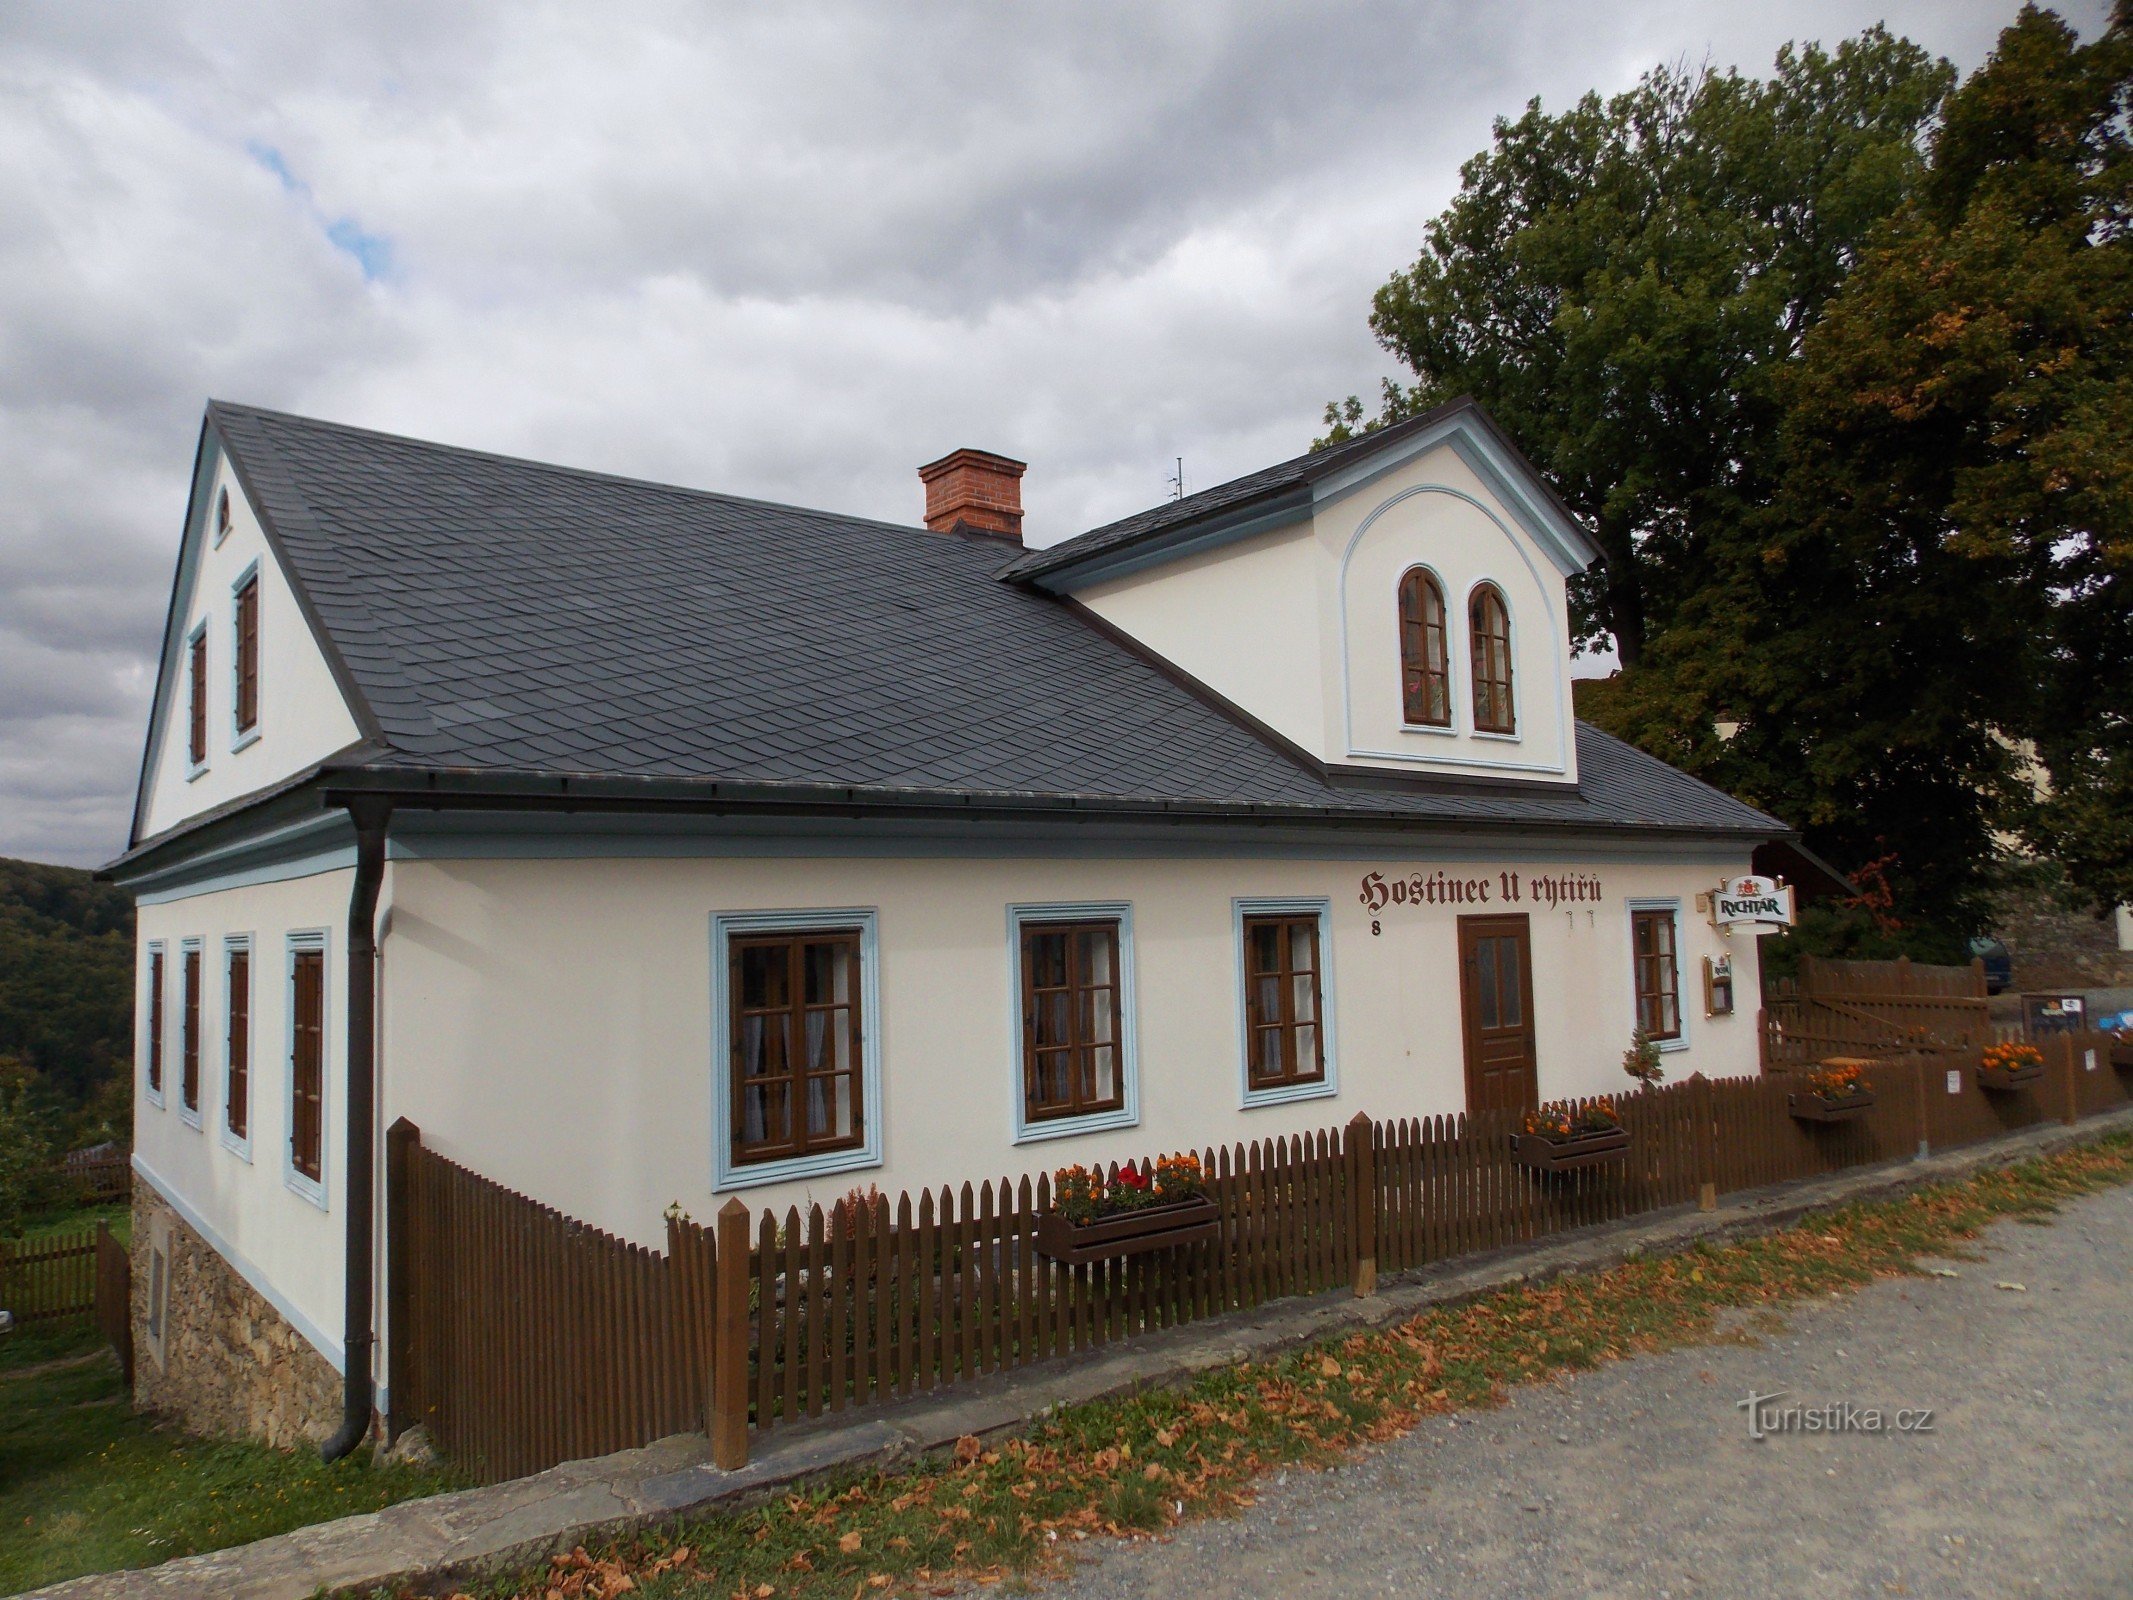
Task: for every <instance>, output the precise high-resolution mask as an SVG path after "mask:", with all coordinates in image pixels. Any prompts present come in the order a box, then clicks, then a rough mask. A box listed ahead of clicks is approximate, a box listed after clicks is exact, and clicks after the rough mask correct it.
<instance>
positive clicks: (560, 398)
mask: <svg viewBox="0 0 2133 1600" xmlns="http://www.w3.org/2000/svg"><path fill="white" fill-rule="evenodd" d="M2014 9H2015V7H2014V5H2013V4H2012V3H1993V4H1985V3H1979V0H1898V3H1890V4H1876V3H1872V0H1860V3H1845V0H1759V3H1756V4H1743V3H1741V0H1709V3H1701V4H1699V3H1692V0H1672V3H1668V0H1645V3H1634V0H1608V3H1603V4H1595V3H1593V0H1578V3H1575V4H1554V3H1547V4H1543V3H1517V0H1457V3H1438V0H1414V3H1408V4H1401V5H1370V4H1357V5H1336V4H1330V3H1325V0H1311V3H1302V4H1296V5H1291V6H1281V5H1261V4H1231V5H1215V4H1200V3H1192V4H1157V5H1148V4H1146V3H1134V4H1120V5H1115V6H1108V5H1098V4H1078V5H1072V6H1066V5H1059V6H1038V5H1022V6H1014V7H1005V6H1001V5H998V4H971V5H968V6H947V5H895V6H891V5H881V4H873V5H852V6H838V5H807V4H800V3H787V4H783V5H777V6H746V7H744V6H740V5H727V6H718V5H711V4H702V3H697V4H678V3H677V4H661V3H659V0H643V3H632V4H628V5H586V4H583V3H582V0H578V3H563V4H538V3H520V4H513V5H508V6H505V5H474V4H466V5H461V4H453V5H447V6H441V5H437V4H434V3H433V0H372V3H368V4H359V3H354V0H311V3H307V4H304V5H301V6H295V5H290V4H288V3H287V0H254V3H244V0H229V3H221V4H204V3H184V0H155V3H153V4H142V5H125V4H116V3H102V0H94V3H92V0H6V4H5V5H4V6H0V854H4V855H16V856H28V857H31V858H34V859H39V860H47V861H65V862H75V863H82V864H94V863H96V862H99V861H102V860H104V859H107V858H108V857H109V856H111V855H112V854H114V853H116V852H117V851H118V850H119V849H120V848H121V847H122V846H123V844H124V841H125V833H126V827H127V820H128V812H129V809H130V805H131V795H132V786H133V781H134V777H135V772H136V768H137V765H138V762H139V759H140V748H141V742H142V734H143V721H144V718H145V716H146V707H147V701H148V695H149V690H150V688H151V676H152V673H153V654H154V651H155V649H156V646H157V644H158V642H159V640H158V636H159V630H160V628H161V625H162V617H163V606H164V602H165V599H166V594H167V588H168V584H169V581H170V570H171V563H172V559H173V556H174V554H175V550H176V546H177V540H178V534H179V527H180V522H181V519H182V515H183V511H184V497H185V493H186V489H187V474H188V470H189V468H190V465H191V460H192V453H193V447H194V443H195V440H196V437H197V433H198V429H199V419H200V410H201V406H202V404H203V403H204V402H205V400H206V399H207V398H208V397H209V396H219V397H223V398H227V399H232V400H241V401H248V402H252V403H254V404H259V405H266V406H274V407H280V408H283V409H286V410H292V411H299V412H304V413H307V414H310V415H314V416H321V417H328V418H332V419H335V420H338V421H344V422H351V423H358V424H362V425H364V426H368V427H375V428H384V429H389V430H393V431H396V432H403V433H411V434H416V435H420V436H424V437H428V438H434V439H440V440H445V441H449V442H451V443H455V444H464V445H475V446H480V447H483V448H486V449H491V450H502V451H509V452H513V453H518V454H524V455H531V456H536V457H541V458H545V459H550V460H555V461H561V462H568V463H571V464H573V465H578V466H586V467H593V468H600V469H607V470H613V471H617V472H623V473H630V474H635V475H639V476H644V477H651V478H659V479H665V480H669V481H672V482H676V483H683V484H690V485H695V486H699V487H703V488H712V489H722V490H730V491H733V492H736V493H741V494H748V495H756V496H762V497H765V498H769V499H776V500H787V501H794V502H798V503H801V504H805V505H813V506H823V507H829V508H833V509H837V510H843V511H852V512H858V513H863V514H866V515H872V516H881V517H889V518H895V519H899V520H915V519H916V518H917V516H918V513H919V509H920V488H919V483H918V479H917V476H916V474H915V472H914V470H913V469H914V468H915V467H916V466H917V465H918V464H919V463H920V462H922V461H928V460H931V459H933V458H934V457H936V456H939V455H942V454H944V453H946V452H947V451H948V450H950V449H953V448H955V447H956V446H959V445H966V444H968V445H976V446H980V447H982V448H987V449H993V450H999V451H1003V452H1005V453H1007V454H1009V455H1014V456H1018V457H1021V458H1023V459H1025V460H1027V461H1028V462H1029V463H1030V468H1029V475H1028V477H1027V478H1026V479H1025V480H1024V497H1025V503H1026V504H1027V506H1028V511H1029V531H1030V536H1031V538H1032V540H1033V541H1035V542H1050V541H1052V540H1055V539H1060V538H1064V537H1066V536H1068V535H1069V534H1072V533H1076V532H1079V531H1080V530H1082V529H1084V528H1086V527H1090V526H1093V525H1095V524H1097V523H1099V522H1103V521H1106V520H1108V519H1110V518H1113V517H1117V516H1121V515H1124V514H1126V513H1128V512H1131V511H1135V510H1138V509H1140V508H1142V507H1144V506H1147V505H1150V504H1152V503H1154V502H1155V501H1157V500H1160V499H1162V498H1163V497H1164V496H1165V495H1166V493H1167V492H1168V489H1167V484H1166V480H1167V479H1168V477H1169V475H1170V473H1171V471H1172V463H1173V459H1174V458H1175V457H1178V456H1183V457H1184V459H1185V476H1186V480H1187V486H1188V487H1189V488H1195V489H1197V488H1204V487H1206V486H1208V485H1210V484H1213V483H1216V482H1219V481H1221V480H1222V479H1224V478H1227V477H1233V476H1235V475H1237V474H1238V473H1241V472H1245V471H1249V470H1251V469H1253V468H1255V467H1259V466H1262V465H1265V464H1267V463H1269V462H1271V461H1275V460H1278V459H1281V458H1283V457H1286V456H1289V455H1293V454H1295V453H1296V452H1298V451H1299V450H1301V449H1303V448H1304V447H1306V446H1307V445H1308V443H1309V441H1310V437H1311V434H1312V432H1313V430H1314V428H1315V427H1316V426H1317V424H1318V420H1319V413H1320V409H1321V407H1322V405H1323V403H1324V402H1325V401H1326V400H1327V399H1328V398H1331V397H1334V396H1338V395H1345V394H1348V393H1350V392H1352V391H1359V392H1362V393H1363V394H1365V395H1366V396H1367V395H1370V394H1372V393H1373V392H1374V391H1375V389H1376V386H1377V381H1378V379H1379V377H1380V376H1381V375H1382V374H1384V373H1385V372H1387V371H1389V370H1390V367H1389V363H1388V361H1387V359H1386V358H1385V357H1384V356H1383V354H1382V353H1381V352H1380V351H1379V350H1378V349H1377V348H1376V346H1375V345H1374V344H1373V342H1372V341H1371V339H1370V336H1369V331H1368V329H1367V327H1366V326H1365V318H1366V316H1367V313H1368V310H1369V299H1370V293H1371V290H1372V289H1373V288H1375V287H1376V285H1377V284H1378V283H1380V282H1381V281H1383V279H1384V278H1385V277H1386V276H1387V275H1388V274H1390V273H1391V272H1392V271H1393V270H1395V269H1396V268H1398V267H1400V266H1402V265H1403V264H1405V263H1406V262H1407V261H1408V260H1409V259H1410V258H1411V257H1412V256H1413V254H1414V251H1415V249H1416V247H1417V245H1418V242H1419V239H1420V236H1421V229H1422V225H1423V223H1424V221H1425V220H1426V219H1427V218H1428V217H1429V216H1431V215H1432V214H1433V213H1434V212H1436V211H1437V210H1438V209H1439V208H1440V207H1442V205H1443V204H1444V203H1445V201H1446V200H1447V199H1448V198H1449V197H1450V196H1451V194H1452V193H1453V192H1454V190H1455V188H1456V186H1457V182H1458V166H1459V163H1460V162H1461V161H1462V160H1463V159H1464V158H1465V157H1467V156H1468V155H1470V154H1472V153H1473V152H1474V151H1476V150H1478V149H1480V148H1481V147H1482V146H1483V145H1485V144H1486V143H1487V141H1488V135H1489V123H1490V119H1491V118H1492V117H1494V116H1496V115H1499V114H1503V113H1515V112H1516V111H1517V110H1518V108H1519V107H1520V106H1521V105H1523V104H1524V102H1525V101H1526V100H1527V99H1528V98H1529V97H1530V96H1534V95H1538V96H1540V97H1541V99H1542V101H1543V103H1544V104H1546V105H1549V106H1551V107H1561V106H1562V105H1564V104H1566V103H1567V102H1568V101H1570V100H1572V99H1574V98H1575V97H1576V96H1577V95H1578V94H1579V93H1581V92H1582V91H1584V90H1585V89H1588V88H1599V89H1602V90H1610V91H1611V90H1615V89H1619V88H1622V87H1625V86H1627V85H1628V84H1630V83H1631V82H1632V81H1633V80H1634V79H1635V78H1636V76H1637V75H1638V73H1639V72H1641V71H1642V70H1644V69H1645V68H1646V67H1648V66H1650V65H1652V64H1653V63H1655V62H1658V61H1661V60H1676V59H1682V58H1686V59H1688V60H1690V61H1696V60H1700V59H1703V58H1705V57H1706V56H1708V57H1709V58H1710V59H1711V60H1712V61H1714V62H1715V63H1717V64H1720V65H1726V64H1738V65H1740V66H1741V67H1742V68H1744V69H1746V70H1753V71H1758V72H1760V71H1762V70H1763V69H1765V68H1767V66H1768V64H1769V62H1770V59H1771V56H1772V54H1773V53H1774V52H1775V51H1776V49H1777V47H1778V46H1779V45H1780V44H1782V43H1783V42H1785V41H1786V40H1788V39H1795V38H1799V39H1806V38H1819V39H1822V40H1824V41H1826V42H1831V43H1834V42H1835V41H1836V40H1837V39H1839V38H1842V37H1844V36H1846V35H1848V34H1851V33H1855V32H1857V31H1858V30H1859V29H1860V28H1862V27H1864V26H1866V25H1867V24H1869V23H1871V22H1873V21H1875V20H1877V19H1885V20H1886V21H1887V22H1888V23H1889V24H1890V26H1892V27H1893V28H1895V29H1897V30H1898V31H1900V32H1903V33H1906V34H1908V35H1909V36H1910V37H1912V38H1914V39H1916V40H1918V41H1919V42H1920V43H1922V44H1924V45H1926V46H1927V47H1929V48H1931V49H1933V50H1935V51H1938V52H1940V53H1942V54H1945V55H1947V56H1949V57H1951V58H1952V59H1953V60H1954V61H1955V62H1956V63H1957V64H1958V65H1959V66H1962V67H1964V68H1968V67H1971V66H1974V65H1975V64H1976V63H1977V62H1978V61H1979V60H1980V59H1981V58H1982V57H1983V55H1984V54H1985V53H1986V51H1987V50H1988V49H1989V48H1990V45H1991V41H1992V38H1993V36H1994V35H1995V34H1996V32H1997V31H1998V29H1999V28H2000V27H2001V26H2003V25H2004V24H2005V23H2006V21H2007V20H2008V19H2009V18H2010V17H2011V16H2012V15H2013V12H2014ZM2102 10H2103V6H2102V4H2101V3H2100V0H2091V3H2087V4H2077V5H2074V6H2073V7H2072V8H2071V9H2070V11H2069V13H2068V14H2069V15H2070V16H2071V17H2072V18H2073V19H2074V20H2075V21H2076V22H2077V23H2078V25H2079V26H2080V27H2081V28H2082V31H2083V32H2084V34H2086V33H2088V32H2089V31H2090V30H2091V29H2093V28H2094V27H2095V26H2096V25H2097V22H2098V20H2099V18H2100V16H2101V14H2102Z"/></svg>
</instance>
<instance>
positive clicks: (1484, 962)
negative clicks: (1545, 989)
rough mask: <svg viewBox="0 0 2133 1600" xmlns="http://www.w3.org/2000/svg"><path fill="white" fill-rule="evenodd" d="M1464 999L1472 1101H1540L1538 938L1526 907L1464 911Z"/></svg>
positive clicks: (1507, 1104) (1509, 1105) (1502, 1105)
mask: <svg viewBox="0 0 2133 1600" xmlns="http://www.w3.org/2000/svg"><path fill="white" fill-rule="evenodd" d="M1459 999H1460V1009H1461V1012H1462V1014H1463V1016H1464V1018H1465V1025H1466V1108H1467V1110H1469V1111H1501V1110H1513V1111H1524V1110H1530V1109H1531V1108H1532V1107H1534V1106H1537V1105H1539V1104H1540V1080H1539V1075H1538V1073H1537V1072H1536V1071H1535V1066H1534V1056H1533V946H1532V941H1531V938H1530V935H1529V931H1528V924H1527V921H1526V918H1525V916H1524V915H1523V914H1521V915H1519V916H1515V917H1461V918H1460V919H1459Z"/></svg>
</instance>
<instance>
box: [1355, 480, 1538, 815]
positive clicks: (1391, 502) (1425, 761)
mask: <svg viewBox="0 0 2133 1600" xmlns="http://www.w3.org/2000/svg"><path fill="white" fill-rule="evenodd" d="M1424 494H1443V495H1450V496H1451V497H1452V498H1453V499H1454V500H1461V501H1464V502H1465V503H1466V504H1468V505H1470V506H1472V507H1473V508H1474V509H1475V510H1477V511H1479V512H1480V513H1481V514H1482V515H1483V516H1485V517H1487V518H1488V519H1489V521H1490V522H1491V523H1493V524H1494V525H1495V527H1496V531H1497V532H1498V533H1501V534H1502V535H1503V536H1504V539H1505V541H1506V542H1507V543H1508V544H1509V545H1510V546H1511V549H1512V551H1513V552H1514V553H1515V554H1516V555H1517V556H1518V559H1519V560H1520V561H1522V562H1524V563H1525V567H1526V572H1527V574H1528V575H1529V576H1530V577H1531V578H1532V579H1533V583H1534V587H1535V588H1537V589H1538V590H1539V591H1540V595H1541V608H1542V611H1543V614H1544V620H1545V621H1546V622H1547V623H1548V624H1549V625H1550V627H1551V629H1552V630H1553V631H1554V632H1557V633H1562V632H1563V630H1564V628H1565V627H1566V626H1567V624H1564V623H1563V620H1562V619H1561V618H1559V617H1557V616H1556V615H1555V610H1554V607H1553V606H1551V605H1550V604H1549V603H1548V584H1547V580H1545V579H1544V578H1542V577H1541V575H1540V572H1539V571H1538V570H1537V569H1536V568H1535V567H1534V565H1533V558H1532V556H1531V555H1529V554H1528V553H1527V551H1526V546H1525V544H1524V542H1522V541H1521V540H1520V539H1519V538H1518V536H1517V535H1516V534H1514V533H1513V532H1512V531H1511V530H1510V529H1509V528H1507V527H1505V526H1504V521H1503V518H1501V517H1499V516H1498V515H1497V514H1496V512H1495V511H1494V510H1493V509H1492V508H1491V507H1490V506H1489V505H1487V504H1486V503H1485V502H1484V501H1481V500H1478V499H1476V498H1475V497H1474V496H1473V495H1471V494H1468V493H1467V492H1466V490H1464V489H1459V488H1454V487H1453V486H1452V485H1450V484H1445V483H1418V484H1413V485H1410V486H1409V487H1408V488H1405V489H1402V490H1401V491H1400V492H1399V493H1398V494H1396V495H1393V496H1391V497H1390V498H1388V499H1387V500H1386V501H1385V503H1384V504H1382V505H1380V506H1378V507H1376V508H1375V509H1374V510H1373V511H1372V512H1371V513H1370V515H1369V516H1367V517H1365V518H1364V519H1363V520H1362V522H1361V523H1360V524H1359V525H1358V526H1357V528H1356V530H1355V532H1354V533H1353V534H1351V535H1350V536H1349V539H1348V544H1347V548H1345V549H1344V550H1342V551H1341V564H1340V579H1339V582H1340V665H1341V679H1340V687H1341V743H1342V745H1343V746H1344V747H1345V748H1346V750H1347V752H1348V755H1349V756H1350V757H1351V758H1354V759H1359V760H1373V761H1396V762H1399V763H1401V764H1402V765H1406V766H1420V767H1469V768H1475V769H1480V770H1488V771H1496V772H1516V773H1524V774H1528V775H1537V776H1543V777H1556V778H1563V779H1566V780H1567V779H1568V778H1569V776H1570V763H1571V760H1572V757H1573V754H1574V752H1575V751H1576V749H1577V731H1576V729H1575V728H1574V727H1573V726H1572V722H1573V719H1572V717H1571V714H1570V694H1569V689H1568V684H1569V678H1568V676H1567V670H1566V671H1564V672H1556V673H1552V674H1550V677H1551V679H1552V687H1553V689H1554V692H1555V710H1556V718H1555V720H1556V729H1557V737H1558V739H1559V740H1560V741H1561V744H1560V748H1561V750H1562V753H1563V759H1562V760H1561V761H1559V762H1556V763H1552V764H1551V763H1548V762H1533V761H1492V760H1488V759H1485V758H1481V757H1475V756H1436V755H1432V756H1418V755H1415V754H1413V753H1412V752H1410V751H1406V750H1373V749H1368V748H1365V747H1362V746H1359V745H1357V743H1356V742H1355V684H1354V679H1353V674H1352V672H1351V669H1350V657H1349V650H1350V634H1351V633H1352V631H1353V630H1352V629H1351V627H1350V625H1349V620H1348V568H1349V566H1350V565H1351V563H1352V562H1353V561H1354V559H1355V552H1356V548H1357V547H1358V546H1359V545H1361V543H1362V542H1363V539H1364V536H1365V535H1367V534H1368V533H1369V532H1370V530H1371V529H1372V528H1373V527H1375V526H1376V525H1377V521H1378V519H1379V518H1380V517H1382V516H1384V515H1385V513H1386V512H1388V511H1390V510H1391V509H1392V508H1393V507H1394V506H1396V505H1399V504H1400V503H1401V502H1402V501H1405V500H1411V499H1413V498H1414V497H1415V496H1417V495H1424ZM1476 581H1477V582H1481V581H1488V582H1494V583H1496V586H1497V590H1498V592H1499V593H1505V591H1504V589H1503V585H1502V583H1501V582H1498V581H1497V580H1496V579H1494V578H1493V577H1487V576H1486V575H1485V576H1484V579H1477V580H1476ZM1468 593H1469V594H1471V593H1472V590H1471V589H1470V590H1469V591H1468ZM1448 609H1449V607H1447V610H1448ZM1504 611H1505V613H1506V614H1507V615H1508V614H1510V612H1511V602H1510V598H1509V595H1508V593H1505V599H1504ZM1446 621H1447V622H1449V621H1450V618H1449V617H1447V618H1446ZM1511 626H1512V630H1513V631H1512V648H1513V649H1514V651H1515V650H1516V648H1517V638H1518V634H1517V628H1518V621H1517V618H1516V617H1515V616H1513V617H1512V621H1511ZM1564 636H1565V637H1568V635H1567V634H1564ZM1468 653H1471V651H1469V652H1468ZM1457 659H1458V655H1457V653H1456V652H1455V654H1454V661H1455V662H1456V661H1457ZM1455 671H1456V668H1455ZM1520 676H1522V674H1520V673H1519V672H1518V671H1517V670H1516V667H1515V662H1514V669H1513V672H1512V677H1511V684H1512V694H1513V695H1514V696H1516V694H1517V692H1518V679H1519V677H1520ZM1468 698H1471V692H1470V693H1469V696H1468ZM1455 704H1456V702H1455ZM1516 709H1517V708H1516V706H1515V705H1514V707H1513V714H1514V716H1515V715H1516Z"/></svg>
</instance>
